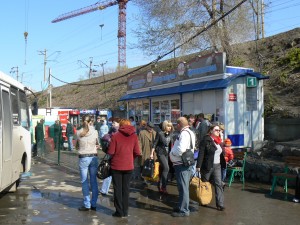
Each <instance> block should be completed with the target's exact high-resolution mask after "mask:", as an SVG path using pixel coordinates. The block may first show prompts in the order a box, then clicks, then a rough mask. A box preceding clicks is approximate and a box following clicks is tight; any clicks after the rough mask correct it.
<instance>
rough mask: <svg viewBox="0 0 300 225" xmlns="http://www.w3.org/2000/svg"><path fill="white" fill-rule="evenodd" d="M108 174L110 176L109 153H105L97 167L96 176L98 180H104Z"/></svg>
mask: <svg viewBox="0 0 300 225" xmlns="http://www.w3.org/2000/svg"><path fill="white" fill-rule="evenodd" d="M109 176H111V169H110V155H108V154H106V155H105V156H104V158H103V159H102V160H101V162H100V163H99V166H98V168H97V177H98V178H99V179H100V180H104V179H105V178H107V177H109Z"/></svg>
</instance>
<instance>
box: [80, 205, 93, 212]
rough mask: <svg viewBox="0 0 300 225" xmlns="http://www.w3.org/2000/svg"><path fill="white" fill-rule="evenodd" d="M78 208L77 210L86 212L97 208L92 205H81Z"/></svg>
mask: <svg viewBox="0 0 300 225" xmlns="http://www.w3.org/2000/svg"><path fill="white" fill-rule="evenodd" d="M78 210H79V211H82V212H86V211H90V210H93V211H96V210H97V208H96V207H93V206H91V208H86V207H84V206H81V207H79V208H78Z"/></svg>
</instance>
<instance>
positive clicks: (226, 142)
mask: <svg viewBox="0 0 300 225" xmlns="http://www.w3.org/2000/svg"><path fill="white" fill-rule="evenodd" d="M224 144H225V145H229V146H231V144H232V143H231V140H230V139H229V138H226V139H225V140H224Z"/></svg>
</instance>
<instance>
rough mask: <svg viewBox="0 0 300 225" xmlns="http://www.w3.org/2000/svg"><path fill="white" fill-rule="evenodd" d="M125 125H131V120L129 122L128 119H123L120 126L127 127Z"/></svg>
mask: <svg viewBox="0 0 300 225" xmlns="http://www.w3.org/2000/svg"><path fill="white" fill-rule="evenodd" d="M125 125H131V122H130V120H128V119H121V120H120V123H119V126H120V127H122V126H125Z"/></svg>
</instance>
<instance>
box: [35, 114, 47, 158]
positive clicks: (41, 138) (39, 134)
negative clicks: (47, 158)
mask: <svg viewBox="0 0 300 225" xmlns="http://www.w3.org/2000/svg"><path fill="white" fill-rule="evenodd" d="M35 141H36V145H37V152H38V156H43V155H44V153H45V152H44V151H45V135H44V120H43V119H41V120H40V122H38V123H37V125H36V127H35Z"/></svg>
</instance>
